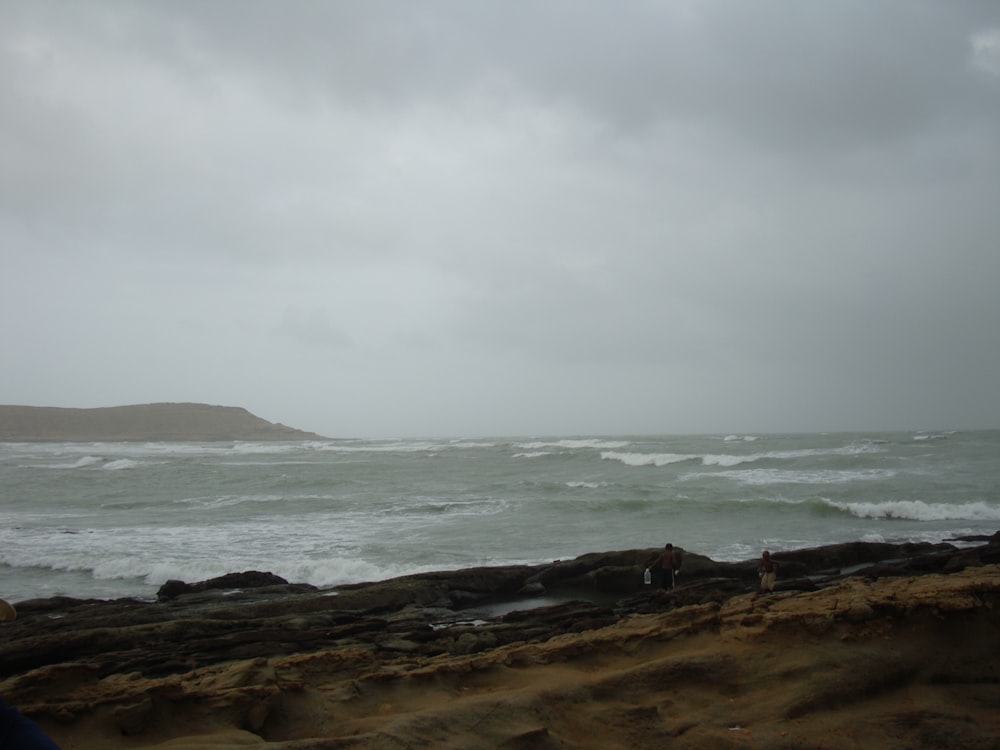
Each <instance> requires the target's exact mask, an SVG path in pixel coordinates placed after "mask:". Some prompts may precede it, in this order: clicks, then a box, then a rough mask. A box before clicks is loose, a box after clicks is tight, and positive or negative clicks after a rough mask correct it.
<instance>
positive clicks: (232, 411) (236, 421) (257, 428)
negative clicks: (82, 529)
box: [0, 404, 321, 442]
mask: <svg viewBox="0 0 1000 750" xmlns="http://www.w3.org/2000/svg"><path fill="white" fill-rule="evenodd" d="M315 439H321V438H320V436H319V435H316V434H314V433H311V432H303V431H302V430H296V429H293V428H291V427H286V426H285V425H283V424H277V423H274V422H268V421H266V420H263V419H261V418H260V417H256V416H254V415H253V414H251V413H250V412H248V411H247V410H246V409H242V408H240V407H236V406H210V405H208V404H137V405H134V406H110V407H104V408H98V409H63V408H58V407H51V406H0V442H74V441H76V442H105V441H145V440H171V441H184V440H192V441H205V440H315Z"/></svg>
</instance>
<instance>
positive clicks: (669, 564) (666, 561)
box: [646, 542, 679, 589]
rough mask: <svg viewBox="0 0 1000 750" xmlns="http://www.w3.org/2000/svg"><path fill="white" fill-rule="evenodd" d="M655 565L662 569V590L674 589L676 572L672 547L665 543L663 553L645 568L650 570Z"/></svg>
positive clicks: (675, 558)
mask: <svg viewBox="0 0 1000 750" xmlns="http://www.w3.org/2000/svg"><path fill="white" fill-rule="evenodd" d="M657 565H659V566H660V567H661V568H663V588H665V589H672V588H673V587H674V574H675V573H676V572H677V569H678V567H679V566H678V564H677V557H676V556H675V555H674V545H672V544H670V543H669V542H668V543H667V546H666V547H664V548H663V552H661V553H660V555H659V556H658V557H657V558H656V559H655V560H653V561H652V562H651V563H650V564H649V565H647V566H646V567H647V568H648V569H649V570H652V569H653V568H655V567H656V566H657Z"/></svg>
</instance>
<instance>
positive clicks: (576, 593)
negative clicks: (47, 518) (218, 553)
mask: <svg viewBox="0 0 1000 750" xmlns="http://www.w3.org/2000/svg"><path fill="white" fill-rule="evenodd" d="M969 543H972V544H973V546H962V547H958V546H955V545H952V544H939V545H878V544H863V543H857V544H847V545H835V546H831V547H823V548H818V549H812V550H799V551H795V552H790V553H785V554H783V555H780V556H777V559H778V560H779V562H781V563H782V573H783V575H782V578H781V582H780V585H779V588H778V591H777V592H776V593H775V594H774V595H771V596H768V597H758V596H756V595H755V594H754V593H753V590H754V588H755V586H756V572H755V563H753V562H752V561H750V562H745V563H718V562H714V561H712V560H709V559H708V558H704V557H701V556H698V555H696V554H693V553H686V554H685V556H684V570H683V572H682V575H681V577H680V581H681V584H680V585H679V586H678V588H677V589H675V590H674V591H672V592H664V591H660V590H654V589H649V588H644V587H642V585H641V583H637V582H640V581H641V571H642V568H643V565H644V563H645V562H646V561H647V560H648V559H650V557H651V556H652V553H653V550H631V551H624V552H609V553H599V554H597V553H595V554H591V555H584V556H582V557H580V558H577V559H575V560H570V561H559V562H555V563H552V564H549V565H542V566H509V567H498V568H476V569H469V570H462V571H453V572H442V573H434V574H424V575H416V576H407V577H403V578H398V579H393V580H390V581H383V582H377V583H370V584H358V585H353V586H344V587H339V588H337V589H335V590H330V591H319V590H316V589H314V588H312V587H309V586H303V585H295V584H288V583H286V582H284V581H282V580H281V579H277V578H276V577H273V576H271V575H270V574H266V573H251V574H246V575H242V574H241V575H236V576H228V577H225V578H223V579H217V580H215V581H211V582H203V583H201V584H197V585H191V586H189V585H187V584H182V583H180V582H174V583H171V584H169V585H167V586H165V587H164V588H163V589H162V590H161V601H158V602H138V601H132V600H117V601H110V602H105V601H79V600H72V599H48V600H37V601H28V602H21V603H19V604H18V610H19V618H18V620H17V621H15V622H13V623H7V624H5V625H3V627H2V628H0V639H2V640H0V694H2V695H3V696H4V698H5V699H6V700H7V701H8V702H10V703H14V704H16V705H18V706H19V707H20V708H21V709H22V711H24V712H25V713H26V714H28V715H30V716H32V717H33V718H35V719H36V720H37V721H39V723H41V724H42V726H43V727H45V728H46V730H47V731H49V732H50V733H51V735H52V736H53V737H54V738H55V739H56V740H57V741H60V742H61V743H63V746H64V748H65V747H98V746H100V747H109V748H110V747H133V748H134V747H153V746H156V745H157V744H159V743H163V742H167V741H168V740H174V741H175V742H176V743H179V744H174V743H171V744H170V745H169V747H171V748H179V747H205V746H206V745H207V744H209V737H210V738H211V743H213V744H212V746H213V747H246V746H248V745H250V746H267V747H282V748H307V747H308V748H326V747H330V748H333V747H338V748H340V747H358V748H382V747H386V748H388V747H435V748H437V747H456V748H458V747H463V748H468V747H501V746H503V747H537V748H549V747H552V748H555V747H564V748H565V747H579V748H603V747H614V746H622V747H624V746H628V747H638V748H644V747H661V746H663V745H665V744H667V743H670V744H671V746H673V745H678V746H681V747H704V746H706V745H711V746H717V747H746V746H749V745H748V742H749V741H750V740H752V741H753V742H756V743H760V746H787V747H798V746H804V744H808V745H809V746H817V745H820V746H824V747H848V746H852V747H858V746H860V747H869V746H870V747H876V746H877V747H915V746H923V745H925V744H933V745H935V746H937V747H965V748H969V747H973V748H975V747H984V748H985V747H995V746H996V745H995V742H996V738H997V737H1000V719H998V718H997V717H998V716H1000V711H997V709H998V708H1000V655H998V651H1000V650H998V649H997V648H996V643H997V642H998V635H1000V606H998V604H1000V532H998V534H997V535H994V536H992V537H989V538H985V539H979V540H968V541H967V542H966V544H969ZM70 743H75V744H70Z"/></svg>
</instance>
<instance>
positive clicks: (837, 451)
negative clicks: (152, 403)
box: [0, 431, 1000, 602]
mask: <svg viewBox="0 0 1000 750" xmlns="http://www.w3.org/2000/svg"><path fill="white" fill-rule="evenodd" d="M998 458H1000V431H971V432H947V433H937V434H935V433H912V432H908V433H900V432H894V433H865V434H860V433H859V434H846V433H831V434H790V435H701V436H663V437H648V436H631V437H594V436H582V437H556V438H504V439H481V438H477V439H452V440H445V439H426V440H422V439H399V440H360V439H359V440H322V441H307V442H273V443H256V442H235V443H234V442H208V443H183V442H177V443H2V444H0V597H2V598H4V599H7V600H8V601H11V602H19V601H24V600H26V599H33V598H40V597H50V596H56V595H66V596H73V597H79V598H117V597H125V596H130V597H137V598H141V599H153V598H155V596H156V591H157V589H158V588H159V586H160V585H161V584H163V583H164V582H165V581H167V580H169V579H180V580H183V581H187V582H194V581H200V580H204V579H207V578H211V577H214V576H219V575H223V574H225V573H230V572H236V571H243V570H261V571H270V572H273V573H276V574H278V575H280V576H282V577H284V578H286V579H287V580H289V581H291V582H304V583H311V584H314V585H316V586H319V587H328V586H334V585H337V584H343V583H349V582H358V581H373V580H380V579H385V578H389V577H393V576H399V575H404V574H408V573H416V572H423V571H430V570H452V569H457V568H466V567H471V566H478V565H505V564H513V563H527V564H535V563H543V562H550V561H552V560H557V559H568V558H573V557H576V556H578V555H581V554H584V553H587V552H597V551H607V550H622V549H633V548H647V547H648V548H658V547H662V546H663V544H664V543H666V542H673V543H674V544H675V545H677V546H680V547H682V548H683V549H685V550H688V551H691V552H696V553H698V554H702V555H707V556H708V557H711V558H713V559H715V560H728V561H735V560H747V559H752V558H756V557H758V556H759V555H760V552H761V551H762V550H764V549H769V550H771V551H772V552H779V553H780V552H781V551H782V550H788V549H795V548H802V547H812V546H817V545H823V544H831V543H835V542H848V541H856V540H862V541H887V542H907V541H929V542H938V541H942V540H948V539H951V538H953V537H955V536H962V535H972V534H992V533H994V532H995V531H997V530H998V529H1000V460H998Z"/></svg>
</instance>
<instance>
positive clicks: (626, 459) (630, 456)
mask: <svg viewBox="0 0 1000 750" xmlns="http://www.w3.org/2000/svg"><path fill="white" fill-rule="evenodd" d="M601 458H602V459H604V460H605V461H621V462H622V463H623V464H625V465H626V466H667V465H668V464H676V463H681V462H682V461H690V460H691V459H694V458H699V456H691V455H685V454H681V453H619V452H617V451H603V452H602V453H601Z"/></svg>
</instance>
